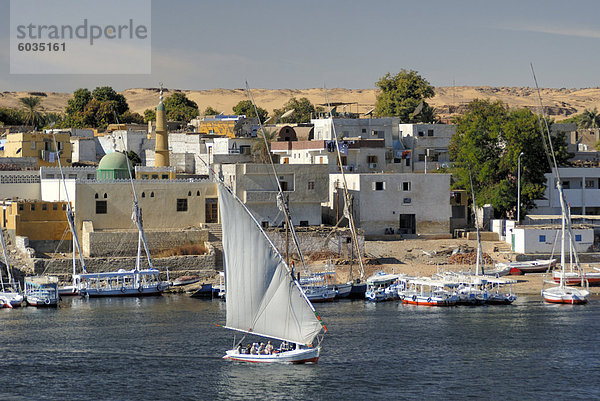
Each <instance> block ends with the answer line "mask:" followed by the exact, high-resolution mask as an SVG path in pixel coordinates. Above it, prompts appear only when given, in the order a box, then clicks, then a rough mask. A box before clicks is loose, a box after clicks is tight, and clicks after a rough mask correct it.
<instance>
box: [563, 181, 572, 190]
mask: <svg viewBox="0 0 600 401" xmlns="http://www.w3.org/2000/svg"><path fill="white" fill-rule="evenodd" d="M562 187H563V189H569V188H570V187H571V183H570V182H569V181H563V183H562Z"/></svg>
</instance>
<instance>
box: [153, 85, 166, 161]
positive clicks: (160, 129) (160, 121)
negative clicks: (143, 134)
mask: <svg viewBox="0 0 600 401" xmlns="http://www.w3.org/2000/svg"><path fill="white" fill-rule="evenodd" d="M154 167H169V133H168V132H167V118H166V116H165V105H164V104H163V87H162V84H160V102H159V103H158V106H156V143H155V146H154Z"/></svg>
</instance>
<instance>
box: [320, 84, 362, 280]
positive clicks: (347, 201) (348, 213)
mask: <svg viewBox="0 0 600 401" xmlns="http://www.w3.org/2000/svg"><path fill="white" fill-rule="evenodd" d="M323 89H324V90H325V98H326V100H327V106H328V107H329V120H330V121H331V132H332V134H333V139H334V141H335V149H336V154H337V162H338V165H339V166H340V173H341V174H342V183H343V184H344V216H345V217H346V218H347V219H348V222H349V223H350V232H351V233H350V234H351V235H352V242H354V246H355V247H356V253H357V254H358V262H359V266H360V278H361V280H364V278H365V266H364V264H363V260H362V254H361V253H360V246H359V245H358V237H357V235H356V225H355V224H354V203H353V202H352V200H351V198H350V195H349V193H348V183H347V182H346V175H345V174H344V166H343V165H342V155H341V153H340V143H339V141H338V137H337V134H336V132H335V124H334V122H333V115H332V113H331V104H330V103H329V96H328V95H327V88H326V87H323Z"/></svg>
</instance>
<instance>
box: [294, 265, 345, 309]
mask: <svg viewBox="0 0 600 401" xmlns="http://www.w3.org/2000/svg"><path fill="white" fill-rule="evenodd" d="M332 275H335V272H318V273H312V274H311V275H310V276H308V277H303V278H301V279H300V286H301V287H302V290H303V291H304V294H306V297H307V298H308V300H309V301H310V302H328V301H333V300H334V299H335V298H336V296H337V294H338V291H337V290H336V289H335V288H333V285H330V284H329V282H328V277H330V276H332Z"/></svg>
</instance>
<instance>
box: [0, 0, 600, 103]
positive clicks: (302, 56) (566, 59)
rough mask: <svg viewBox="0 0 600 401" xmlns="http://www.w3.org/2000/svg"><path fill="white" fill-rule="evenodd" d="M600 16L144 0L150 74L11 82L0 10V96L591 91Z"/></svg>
mask: <svg viewBox="0 0 600 401" xmlns="http://www.w3.org/2000/svg"><path fill="white" fill-rule="evenodd" d="M13 1H18V0H13ZM48 1H52V0H48ZM123 1H124V2H127V0H123ZM118 12H119V10H115V13H118ZM64 13H66V14H68V13H69V10H68V9H67V10H64ZM599 16H600V1H598V0H580V1H579V0H571V1H565V0H562V1H556V0H544V1H528V0H520V1H513V0H502V1H492V0H479V1H475V0H472V1H470V0H464V1H461V0H429V1H428V0H414V1H404V0H371V1H354V0H296V1H291V0H211V1H208V0H170V1H169V0H165V1H158V0H153V1H152V32H151V33H152V73H151V74H149V75H126V76H123V75H11V74H10V73H9V52H8V49H9V47H8V46H9V42H8V36H9V32H10V31H9V22H10V16H9V0H0V47H1V49H2V50H1V52H0V91H15V90H44V91H59V92H64V91H73V90H74V89H76V88H79V87H89V88H94V87H96V86H99V85H110V86H113V87H114V88H115V89H117V90H122V89H126V88H133V87H157V86H158V83H159V82H164V84H165V86H166V87H170V88H180V89H194V90H203V89H213V88H241V87H243V86H244V81H246V80H247V81H248V82H249V84H250V86H251V87H254V88H297V89H302V88H314V87H322V86H323V85H324V84H325V85H326V86H327V87H330V88H334V87H339V88H353V89H357V88H361V89H369V88H374V87H375V82H376V81H377V80H378V79H379V78H380V77H381V76H383V75H384V74H385V73H387V72H390V73H392V74H394V73H396V72H398V71H399V70H400V69H402V68H405V69H413V70H416V71H418V72H419V73H420V74H421V75H422V76H423V77H424V78H426V79H427V80H429V82H430V83H431V84H433V85H435V86H452V85H453V84H455V85H457V86H463V85H467V86H479V85H489V86H532V85H533V81H532V77H531V70H530V67H529V63H530V62H533V64H534V67H535V69H536V74H537V76H538V81H539V83H540V86H542V87H554V88H561V87H566V88H583V87H598V86H600V84H599V82H598V81H599V75H598V74H599V72H600V52H599V51H598V44H599V41H600V18H599ZM105 62H106V63H116V62H119V60H110V59H108V60H105Z"/></svg>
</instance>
